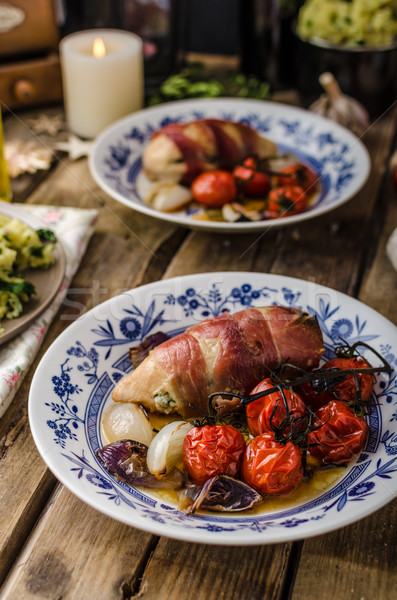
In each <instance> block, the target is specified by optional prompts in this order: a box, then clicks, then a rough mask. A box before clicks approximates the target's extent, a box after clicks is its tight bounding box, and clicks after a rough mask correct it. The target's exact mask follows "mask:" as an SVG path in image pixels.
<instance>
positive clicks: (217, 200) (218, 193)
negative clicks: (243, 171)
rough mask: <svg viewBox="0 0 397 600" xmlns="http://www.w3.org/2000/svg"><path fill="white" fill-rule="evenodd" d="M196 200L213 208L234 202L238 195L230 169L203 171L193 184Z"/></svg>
mask: <svg viewBox="0 0 397 600" xmlns="http://www.w3.org/2000/svg"><path fill="white" fill-rule="evenodd" d="M191 190H192V194H193V197H194V198H195V200H197V202H199V203H200V204H205V205H206V206H211V207H213V208H216V207H221V206H223V205H224V204H228V203H229V202H233V200H235V199H236V196H237V186H236V182H235V180H234V177H233V175H232V174H231V173H229V172H228V171H207V172H205V173H201V174H200V175H199V176H198V177H196V179H195V180H194V181H193V183H192V186H191Z"/></svg>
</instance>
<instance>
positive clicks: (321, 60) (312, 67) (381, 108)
mask: <svg viewBox="0 0 397 600" xmlns="http://www.w3.org/2000/svg"><path fill="white" fill-rule="evenodd" d="M294 55H295V85H296V87H297V89H298V91H299V92H300V94H301V97H302V101H303V103H304V105H305V106H309V104H311V103H312V102H313V101H314V100H316V99H317V98H318V97H319V96H320V94H321V93H322V92H323V90H322V88H321V86H320V84H319V81H318V78H319V76H320V75H321V73H324V72H325V71H330V72H331V73H332V74H333V75H334V77H335V78H336V80H337V81H338V83H339V85H340V87H341V89H342V91H343V92H344V93H345V94H348V95H349V96H352V97H353V98H356V99H357V100H359V101H360V102H361V103H362V104H363V105H364V106H365V107H366V108H367V110H368V111H369V113H370V115H371V116H372V117H377V116H379V115H381V114H382V113H383V112H385V111H386V110H387V109H388V108H390V107H391V106H392V104H393V102H395V100H396V99H397V42H396V43H395V44H394V45H392V46H383V47H376V48H371V47H365V46H357V47H351V48H347V47H346V46H337V45H333V44H330V43H328V42H326V41H324V40H320V39H313V40H311V41H303V40H301V39H300V38H298V37H297V39H296V52H295V53H294Z"/></svg>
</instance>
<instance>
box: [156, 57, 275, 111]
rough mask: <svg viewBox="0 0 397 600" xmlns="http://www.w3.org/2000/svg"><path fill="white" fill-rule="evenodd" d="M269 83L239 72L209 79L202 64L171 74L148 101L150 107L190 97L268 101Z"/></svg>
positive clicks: (194, 64)
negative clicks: (220, 97)
mask: <svg viewBox="0 0 397 600" xmlns="http://www.w3.org/2000/svg"><path fill="white" fill-rule="evenodd" d="M269 94H270V86H269V84H268V83H266V82H264V81H261V80H260V79H257V78H256V77H254V76H249V77H246V76H245V75H243V74H241V73H237V72H228V73H226V74H219V75H216V76H215V75H213V76H212V77H211V78H210V79H206V76H205V67H204V65H203V64H202V63H190V64H189V65H188V66H187V67H185V68H184V69H182V71H180V73H177V74H175V75H171V76H170V77H168V78H167V79H166V80H165V81H164V82H163V83H162V85H161V87H160V89H159V91H158V93H157V94H155V95H154V96H151V97H150V98H149V100H148V105H149V106H155V105H157V104H162V103H164V102H172V101H176V100H185V99H188V98H217V97H219V96H222V97H234V98H254V99H257V100H266V99H268V98H269Z"/></svg>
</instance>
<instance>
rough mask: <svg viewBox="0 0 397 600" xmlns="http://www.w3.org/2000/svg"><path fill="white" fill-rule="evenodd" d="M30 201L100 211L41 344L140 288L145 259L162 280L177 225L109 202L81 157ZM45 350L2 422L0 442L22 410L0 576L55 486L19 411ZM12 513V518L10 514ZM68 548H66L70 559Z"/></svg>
mask: <svg viewBox="0 0 397 600" xmlns="http://www.w3.org/2000/svg"><path fill="white" fill-rule="evenodd" d="M29 202H30V203H35V204H42V203H45V204H53V205H57V206H59V205H60V206H62V205H67V206H73V205H74V206H80V207H85V208H88V207H89V208H91V207H95V208H98V210H99V219H98V223H97V227H96V231H95V233H94V236H93V239H92V243H91V244H90V245H89V247H88V250H87V253H86V255H85V257H84V259H83V262H82V265H81V267H80V269H79V271H78V273H77V275H76V277H75V279H74V281H73V282H72V285H71V290H70V291H69V293H68V295H67V298H66V301H65V302H64V304H63V306H62V307H61V309H60V310H59V312H58V315H57V316H56V317H55V319H54V322H53V324H52V326H51V328H50V331H49V332H48V334H47V338H46V340H45V348H47V347H48V346H49V345H50V344H51V342H52V341H53V340H54V339H56V338H57V337H58V336H59V335H60V333H61V332H62V331H63V330H64V329H65V328H66V327H67V326H68V325H69V324H70V323H71V322H72V321H73V320H74V319H75V318H77V317H78V316H79V315H80V314H81V312H82V311H85V310H87V309H89V308H91V307H92V306H94V305H95V304H98V303H99V302H102V301H103V300H105V299H107V298H109V297H111V296H113V295H116V294H118V293H121V292H122V291H125V290H127V289H130V288H131V287H134V286H136V285H139V284H140V283H141V280H142V278H143V275H144V273H145V272H146V269H147V267H148V265H149V264H150V269H151V276H152V277H153V278H155V279H159V278H161V276H162V273H163V269H164V264H165V263H164V259H165V260H166V262H168V260H169V258H170V254H169V252H168V251H167V244H166V242H167V240H170V239H172V238H173V235H174V233H175V231H176V228H175V227H173V226H172V225H170V226H169V225H165V224H163V223H160V222H158V221H156V220H154V219H150V218H148V217H146V216H144V215H137V214H135V213H133V212H132V211H130V210H128V209H127V208H126V207H121V206H120V205H118V204H117V203H116V202H115V201H113V200H111V199H110V198H109V197H107V196H106V195H105V194H104V193H103V192H101V191H100V190H98V189H97V188H96V186H95V185H94V182H93V181H92V178H91V176H90V174H89V172H88V169H87V163H86V161H85V160H82V161H77V162H70V161H65V163H64V164H63V165H59V166H58V167H57V168H56V169H55V170H54V171H53V172H51V173H49V174H48V178H47V179H46V180H45V181H44V182H43V183H42V184H41V185H40V186H39V187H38V188H37V189H36V190H35V192H34V193H33V194H32V195H31V197H30V198H29ZM177 239H179V232H178V234H177ZM159 247H160V248H162V256H161V257H159V256H158V255H157V249H158V248H159ZM174 250H175V245H174V246H172V244H171V252H173V251H174ZM43 352H44V347H43V348H42V349H41V350H40V352H39V354H38V357H37V359H36V360H35V362H34V365H33V367H32V369H31V371H30V373H29V375H28V376H27V378H26V380H25V381H24V382H23V384H22V387H21V389H20V391H19V393H18V394H17V396H16V397H15V399H14V401H13V403H12V405H11V407H10V408H9V410H8V411H7V413H6V415H5V416H4V418H3V419H1V421H0V440H1V439H3V440H7V439H9V436H10V432H12V431H13V430H14V428H15V426H16V425H17V424H18V423H20V421H21V419H22V418H23V415H24V414H25V417H24V418H25V423H24V426H23V427H20V429H19V435H18V436H17V438H16V439H15V441H14V442H13V445H12V446H11V447H9V448H7V451H6V452H3V455H2V458H1V459H0V469H1V471H0V473H1V477H2V482H4V485H3V486H2V488H1V492H0V495H1V505H2V511H1V514H0V581H2V580H3V579H4V577H5V575H6V573H7V570H8V569H9V567H10V565H11V564H12V561H13V560H14V559H15V556H16V554H17V553H18V552H19V550H20V547H21V545H22V544H23V542H24V541H25V539H26V537H27V535H28V534H29V531H30V529H31V527H32V525H33V524H34V522H35V520H36V519H37V517H38V515H39V514H40V511H41V510H42V508H43V506H44V503H45V502H46V500H47V497H48V494H49V493H50V491H51V489H52V487H53V485H54V478H53V477H52V475H51V474H50V473H49V471H48V470H47V468H46V466H45V464H44V462H43V461H42V459H41V457H40V456H39V455H38V453H37V451H36V448H35V445H34V442H33V440H32V438H31V435H30V432H29V427H28V426H27V424H26V413H24V412H23V411H24V410H26V405H27V398H28V392H29V384H30V379H31V376H32V374H33V373H34V369H35V367H36V366H37V364H38V361H39V359H40V357H41V356H42V354H43ZM27 456H29V470H28V473H27V474H26V476H25V475H24V476H23V477H21V476H20V473H25V471H26V470H27V465H26V457H27ZM11 514H12V515H13V517H12V518H10V517H9V515H11ZM105 543H106V542H105ZM72 553H73V551H72V549H70V557H69V559H70V560H71V561H73V556H72Z"/></svg>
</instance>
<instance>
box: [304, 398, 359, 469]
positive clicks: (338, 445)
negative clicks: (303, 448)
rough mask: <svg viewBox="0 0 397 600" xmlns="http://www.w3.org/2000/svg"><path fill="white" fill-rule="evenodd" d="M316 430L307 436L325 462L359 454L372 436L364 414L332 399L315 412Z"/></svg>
mask: <svg viewBox="0 0 397 600" xmlns="http://www.w3.org/2000/svg"><path fill="white" fill-rule="evenodd" d="M313 427H314V429H313V431H312V432H311V433H309V435H308V437H307V442H308V444H316V445H313V446H310V448H309V452H310V454H311V455H312V456H314V457H315V458H317V459H319V460H321V461H322V462H323V463H325V464H335V465H341V464H345V463H348V462H350V461H351V460H353V459H354V458H356V456H358V455H359V454H360V452H361V450H362V449H363V447H364V444H365V442H366V440H367V437H368V432H369V427H368V424H367V422H366V420H365V419H364V417H358V416H357V415H356V414H355V412H354V411H353V410H352V409H351V408H350V406H348V405H347V404H346V403H345V402H342V401H341V400H331V402H328V404H326V405H325V406H322V407H321V408H319V409H318V410H317V411H316V412H315V413H314V419H313Z"/></svg>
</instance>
